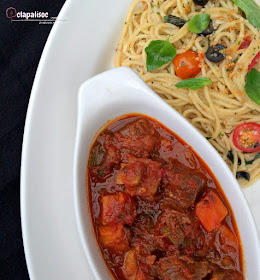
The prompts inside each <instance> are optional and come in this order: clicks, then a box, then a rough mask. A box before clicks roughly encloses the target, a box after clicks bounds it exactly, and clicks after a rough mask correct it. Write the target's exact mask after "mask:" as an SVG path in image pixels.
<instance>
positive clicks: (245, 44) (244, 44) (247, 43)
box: [238, 36, 252, 50]
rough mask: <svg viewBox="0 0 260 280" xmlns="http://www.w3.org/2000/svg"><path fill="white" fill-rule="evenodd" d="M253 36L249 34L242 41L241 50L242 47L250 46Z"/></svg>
mask: <svg viewBox="0 0 260 280" xmlns="http://www.w3.org/2000/svg"><path fill="white" fill-rule="evenodd" d="M251 41H252V39H251V37H250V36H247V37H246V38H245V39H244V40H243V42H242V43H241V45H240V46H239V48H238V49H239V50H242V49H247V48H248V47H249V45H250V44H251Z"/></svg>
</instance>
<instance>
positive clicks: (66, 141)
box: [21, 0, 260, 280]
mask: <svg viewBox="0 0 260 280" xmlns="http://www.w3.org/2000/svg"><path fill="white" fill-rule="evenodd" d="M131 2H132V0H113V1H107V0H100V1H91V0H73V1H72V0H69V1H67V2H66V3H65V5H64V7H63V9H62V11H61V13H60V15H59V19H62V20H65V21H62V22H57V23H55V25H54V27H53V29H52V31H51V34H50V36H49V39H48V41H47V44H46V46H45V49H44V52H43V54H42V58H41V61H40V64H39V67H38V70H37V75H36V77H35V81H34V85H33V89H32V93H31V98H30V104H29V108H28V113H27V118H26V126H25V131H24V141H23V153H22V167H21V217H22V231H23V240H24V249H25V254H26V261H27V266H28V270H29V274H30V278H31V280H46V279H48V280H60V279H62V280H71V279H73V280H81V279H82V280H83V279H84V280H85V279H88V280H94V277H93V275H92V274H91V271H90V269H89V266H88V263H87V261H86V258H85V256H84V253H83V250H82V247H81V244H80V240H79V236H78V233H77V226H76V221H75V217H74V202H73V180H72V170H73V152H74V142H75V132H76V104H77V92H78V89H79V87H80V85H81V84H82V83H83V82H84V81H85V80H87V79H88V78H90V77H92V76H94V75H95V74H98V73H100V72H102V71H105V70H107V69H110V68H112V67H113V56H114V51H115V49H116V47H117V42H118V39H119V35H120V31H121V28H122V26H123V23H124V17H125V15H126V12H127V9H128V7H129V5H130V3H131ZM100 7H102V9H101V8H100ZM245 194H246V196H247V199H248V201H249V204H250V206H251V209H252V211H253V214H254V216H255V219H256V222H257V226H258V229H259V231H260V182H259V181H258V182H257V183H256V184H254V186H252V187H250V188H249V189H246V190H245Z"/></svg>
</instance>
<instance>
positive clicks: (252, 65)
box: [248, 52, 260, 71]
mask: <svg viewBox="0 0 260 280" xmlns="http://www.w3.org/2000/svg"><path fill="white" fill-rule="evenodd" d="M259 60H260V52H258V53H257V55H256V56H255V57H254V58H253V60H252V62H251V63H250V64H249V65H248V71H250V70H251V69H252V68H254V66H255V65H256V64H257V63H258V61H259Z"/></svg>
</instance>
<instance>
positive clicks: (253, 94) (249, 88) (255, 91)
mask: <svg viewBox="0 0 260 280" xmlns="http://www.w3.org/2000/svg"><path fill="white" fill-rule="evenodd" d="M245 91H246V93H247V95H248V96H249V98H251V99H252V100H253V101H254V102H255V103H256V104H258V105H260V73H259V72H258V71H257V70H256V69H254V68H253V69H252V70H251V71H250V72H249V74H248V75H247V76H246V84H245Z"/></svg>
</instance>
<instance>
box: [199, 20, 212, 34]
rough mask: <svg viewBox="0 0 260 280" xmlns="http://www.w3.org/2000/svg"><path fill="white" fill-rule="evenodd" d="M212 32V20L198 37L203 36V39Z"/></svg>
mask: <svg viewBox="0 0 260 280" xmlns="http://www.w3.org/2000/svg"><path fill="white" fill-rule="evenodd" d="M213 31H214V26H213V22H212V20H210V21H209V25H208V27H207V28H206V29H205V30H204V31H202V32H201V33H200V34H198V35H201V36H205V37H206V36H208V35H210V34H212V33H213Z"/></svg>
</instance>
